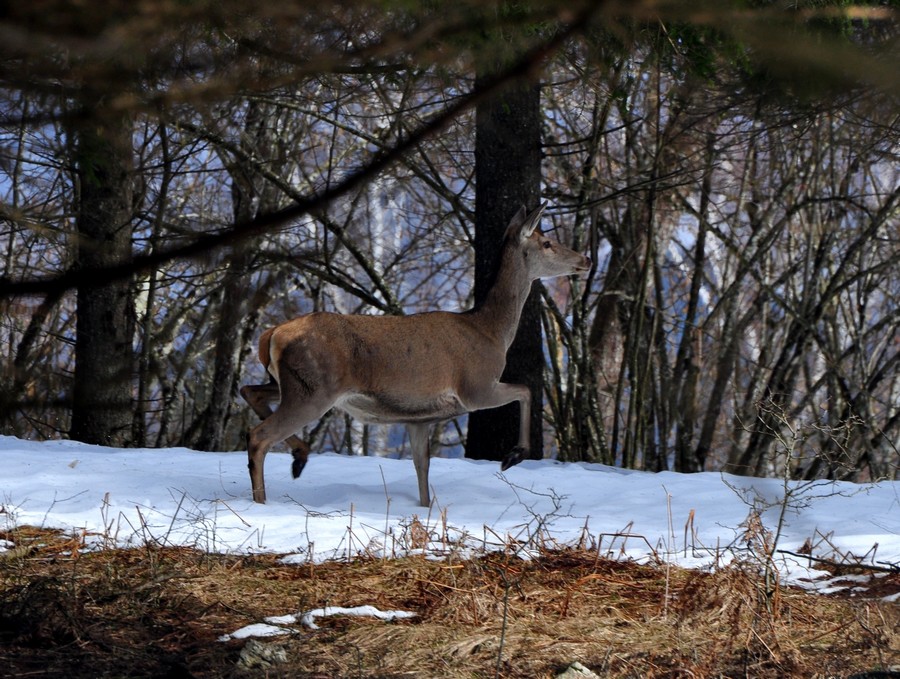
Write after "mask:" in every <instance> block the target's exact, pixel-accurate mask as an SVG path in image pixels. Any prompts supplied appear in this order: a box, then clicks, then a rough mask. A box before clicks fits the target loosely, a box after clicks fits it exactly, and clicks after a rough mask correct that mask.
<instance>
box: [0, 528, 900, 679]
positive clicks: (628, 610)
mask: <svg viewBox="0 0 900 679" xmlns="http://www.w3.org/2000/svg"><path fill="white" fill-rule="evenodd" d="M0 538H5V539H8V540H10V541H12V542H14V543H15V544H16V549H14V550H12V551H11V552H6V553H5V555H0V676H21V677H42V676H54V677H56V676H64V677H67V678H68V679H74V678H77V677H129V676H135V677H137V676H140V677H156V676H174V677H179V676H181V677H231V676H235V677H237V676H240V677H254V676H260V677H261V676H267V677H282V676H283V677H322V678H325V677H493V676H498V675H499V676H502V677H553V676H555V675H556V673H558V672H559V671H560V670H561V669H563V668H564V667H565V666H566V665H568V664H569V663H571V662H573V661H575V660H578V661H580V662H581V663H583V664H584V665H586V666H588V667H589V668H591V669H593V670H594V671H595V672H597V674H599V675H601V676H605V677H720V676H725V677H832V676H834V677H838V676H848V675H850V674H852V673H854V672H861V671H864V670H873V669H885V668H887V667H890V666H894V665H900V612H898V606H897V604H888V603H884V602H881V601H878V600H872V599H866V598H864V597H861V598H858V599H847V598H836V597H825V596H819V595H810V594H806V593H803V592H800V591H796V590H791V589H784V588H782V589H780V590H779V591H778V592H777V596H776V597H775V599H774V600H772V599H770V600H769V601H768V603H770V604H771V606H767V605H766V604H767V602H766V601H764V600H763V597H762V590H761V586H760V585H761V583H760V582H759V579H758V578H757V577H756V576H755V575H753V574H752V573H749V572H747V571H745V570H743V569H741V568H739V567H729V568H723V569H721V570H719V571H717V572H714V573H703V572H698V571H686V570H681V569H674V568H671V569H665V568H659V567H652V566H640V565H636V564H633V563H624V562H616V561H610V560H607V559H602V558H598V557H597V556H596V554H594V553H590V552H585V551H557V552H548V553H546V554H544V555H543V556H541V557H540V558H537V559H534V560H531V561H522V560H520V559H518V558H516V557H513V556H509V555H505V554H502V553H496V554H488V555H485V556H482V557H480V558H476V559H472V560H469V561H464V562H454V561H452V560H451V561H447V560H442V561H430V560H427V559H425V558H422V557H416V558H405V559H395V560H384V561H381V560H358V561H355V562H352V563H349V564H345V563H325V564H320V565H304V566H296V565H285V564H282V563H280V562H279V559H278V557H276V556H254V557H234V556H216V555H208V554H203V553H200V552H197V551H193V550H189V549H158V548H151V547H147V548H145V549H132V550H115V549H106V550H101V551H97V552H90V553H86V552H83V551H81V543H80V541H79V540H78V539H74V538H71V537H66V536H64V535H60V534H58V533H54V532H50V531H42V530H33V529H28V528H18V529H16V530H15V533H14V534H13V535H10V534H2V533H0ZM878 582H879V594H881V595H884V594H887V593H888V592H890V591H895V592H896V591H898V590H900V576H898V575H896V574H895V575H889V576H887V577H883V578H880V579H879V581H878ZM363 604H372V605H375V606H378V607H379V608H382V609H403V610H408V611H415V612H416V613H417V614H418V617H416V618H414V619H411V620H404V621H399V622H393V623H385V622H381V621H375V620H370V619H365V618H346V617H345V618H341V617H335V618H326V619H323V620H321V621H320V623H319V624H320V626H321V629H319V630H316V631H309V630H305V629H300V628H299V627H298V631H297V633H296V634H294V635H292V636H290V637H280V638H278V639H277V640H273V639H267V640H263V643H265V644H272V645H275V646H277V647H281V648H283V649H284V651H285V657H286V658H287V660H286V661H285V662H283V663H281V664H277V665H274V666H272V667H269V668H267V669H256V670H246V669H241V668H239V667H238V665H237V660H238V657H239V654H240V651H241V649H242V648H243V647H244V645H245V643H246V642H244V641H241V640H234V641H229V642H226V643H222V642H219V641H217V639H218V637H219V636H220V635H223V634H226V633H230V632H233V631H234V630H236V629H238V628H240V627H242V626H244V625H247V624H250V623H255V622H261V621H262V620H263V618H265V617H267V616H272V615H283V614H287V613H297V612H300V611H303V610H308V609H312V608H319V607H322V606H325V605H331V606H355V605H363ZM504 618H505V620H506V628H505V631H504ZM501 644H502V648H501ZM498 661H499V662H498Z"/></svg>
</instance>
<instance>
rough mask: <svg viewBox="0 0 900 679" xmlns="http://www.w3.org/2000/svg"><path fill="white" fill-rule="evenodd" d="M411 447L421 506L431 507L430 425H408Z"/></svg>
mask: <svg viewBox="0 0 900 679" xmlns="http://www.w3.org/2000/svg"><path fill="white" fill-rule="evenodd" d="M406 430H407V431H408V432H409V447H410V448H411V449H412V455H413V463H414V464H415V466H416V477H417V478H418V480H419V504H420V505H422V506H423V507H428V506H430V505H431V498H430V495H429V492H428V466H429V464H430V463H431V445H430V444H431V441H430V437H429V432H430V430H431V426H430V425H428V424H420V423H416V424H407V425H406Z"/></svg>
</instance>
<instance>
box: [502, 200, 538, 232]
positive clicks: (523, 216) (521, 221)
mask: <svg viewBox="0 0 900 679" xmlns="http://www.w3.org/2000/svg"><path fill="white" fill-rule="evenodd" d="M545 207H547V203H542V204H541V205H540V206H539V207H538V208H537V209H535V210H533V211H532V212H530V213H526V211H525V206H524V205H523V206H522V207H520V208H519V211H518V212H516V214H515V216H514V217H513V218H512V219H511V220H510V222H509V226H507V227H506V237H507V238H512V237H515V238H517V239H518V240H519V241H524V240H525V239H526V238H528V237H529V236H531V234H532V233H534V230H535V229H536V228H537V226H538V224H540V223H541V215H542V214H543V213H544V208H545Z"/></svg>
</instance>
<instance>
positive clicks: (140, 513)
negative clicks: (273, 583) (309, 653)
mask: <svg viewBox="0 0 900 679" xmlns="http://www.w3.org/2000/svg"><path fill="white" fill-rule="evenodd" d="M430 482H431V485H432V487H433V497H434V504H433V506H432V507H431V508H430V509H429V508H422V507H419V506H418V504H417V497H418V492H417V489H416V488H417V487H416V477H415V471H414V469H413V464H412V461H411V460H392V459H385V458H379V457H349V456H339V455H334V454H322V455H313V456H311V457H310V461H309V464H308V465H307V466H306V469H305V470H304V472H303V475H302V476H301V477H300V478H299V479H297V480H292V479H291V478H290V456H289V455H286V454H283V453H270V454H269V456H268V458H267V460H266V485H267V491H268V497H269V502H268V504H266V505H257V504H254V503H253V502H252V501H251V499H250V481H249V478H248V474H247V458H246V454H244V453H203V452H196V451H192V450H186V449H183V448H170V449H164V450H135V449H113V448H102V447H98V446H88V445H84V444H80V443H75V442H71V441H52V442H44V443H37V442H31V441H23V440H20V439H16V438H11V437H0V528H6V529H9V528H13V527H15V526H17V525H35V526H43V527H54V528H61V529H64V530H67V531H72V532H76V533H78V534H82V535H84V536H85V541H86V542H87V543H88V545H98V546H103V545H120V546H129V545H135V546H136V545H140V544H144V543H145V542H147V541H154V542H157V543H159V544H163V545H190V546H193V547H196V548H198V549H202V550H208V551H214V552H232V553H253V552H275V553H280V554H285V555H287V556H286V557H285V558H286V559H288V560H290V561H298V562H306V561H308V560H314V561H321V560H325V559H333V558H340V559H343V558H350V557H353V556H355V555H359V554H365V555H370V556H379V557H380V556H385V555H387V556H399V555H401V554H404V553H409V552H410V551H415V550H418V549H426V550H427V551H431V552H435V553H442V552H444V553H446V552H448V551H451V550H457V551H460V552H462V553H463V554H465V553H470V552H472V551H476V552H477V551H479V550H483V549H485V548H486V549H493V548H500V547H503V546H506V547H507V548H514V549H519V550H520V553H521V555H522V556H523V558H527V557H528V555H529V554H530V553H532V552H531V550H533V549H534V548H536V547H539V546H542V545H547V546H552V545H567V544H582V545H590V546H591V547H592V548H594V549H598V550H600V552H601V553H602V554H605V555H607V554H608V555H611V556H614V557H619V558H633V559H637V560H651V559H658V560H662V561H667V562H672V563H677V564H680V565H683V566H687V567H703V566H707V565H711V564H715V563H723V562H727V561H730V560H732V559H734V558H736V557H740V558H750V559H752V558H759V555H760V554H761V553H762V550H761V549H760V547H759V545H760V539H761V538H762V537H763V536H764V535H765V532H766V531H767V532H768V534H769V537H770V538H771V537H772V536H774V535H775V533H776V530H777V527H778V525H779V517H780V513H781V512H782V511H783V507H786V509H785V510H784V511H785V513H784V522H783V526H782V528H781V532H780V535H778V542H777V545H776V547H777V550H779V551H778V552H777V553H776V555H775V556H776V559H775V565H776V568H777V569H778V571H779V573H780V574H781V575H782V577H783V578H784V579H785V580H786V581H789V582H796V583H804V582H807V583H808V581H809V580H817V581H818V584H819V586H822V585H824V584H827V579H826V575H827V574H826V573H824V572H822V571H817V570H816V569H815V565H816V564H815V562H810V561H809V560H808V559H806V558H803V557H796V556H792V555H790V554H786V553H784V552H800V551H804V550H807V551H808V549H809V547H811V548H812V554H813V555H814V556H816V557H820V558H825V559H833V560H837V561H841V560H849V559H860V560H861V561H863V562H865V563H869V564H877V565H881V566H882V567H884V566H891V565H893V566H897V565H900V482H881V483H877V484H869V485H856V484H850V483H833V482H819V483H816V484H812V485H810V484H807V485H801V484H797V483H793V482H792V483H791V484H789V485H788V486H787V489H788V491H789V497H788V500H787V502H786V503H785V502H784V499H785V486H784V484H783V483H782V482H781V481H780V480H778V479H754V478H744V477H736V476H726V475H722V474H718V473H704V474H676V473H671V472H664V473H658V474H650V473H645V472H635V471H627V470H621V469H615V468H611V467H605V466H601V465H594V464H581V463H575V464H564V463H559V462H554V461H550V460H545V461H542V462H524V463H522V464H520V465H518V466H516V467H513V468H512V469H510V470H508V471H507V472H505V473H503V474H501V473H499V465H498V464H497V463H495V462H482V461H474V460H464V459H434V460H432V463H431V475H430ZM754 512H758V514H759V517H760V519H761V523H760V522H757V521H755V520H748V519H749V518H750V517H751V516H752V515H753V513H754ZM760 526H761V528H762V529H763V530H760ZM804 544H805V545H806V547H804ZM2 549H3V542H2V541H0V550H2ZM781 550H783V551H781ZM754 554H755V555H756V556H754ZM808 586H813V585H812V584H811V583H808Z"/></svg>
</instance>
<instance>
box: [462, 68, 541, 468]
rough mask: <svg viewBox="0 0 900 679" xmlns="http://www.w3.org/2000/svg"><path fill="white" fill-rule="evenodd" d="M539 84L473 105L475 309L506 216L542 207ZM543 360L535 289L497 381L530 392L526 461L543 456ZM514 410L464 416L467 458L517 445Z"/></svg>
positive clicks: (488, 456)
mask: <svg viewBox="0 0 900 679" xmlns="http://www.w3.org/2000/svg"><path fill="white" fill-rule="evenodd" d="M540 182H541V118H540V86H539V85H538V84H535V83H530V82H516V83H513V84H512V85H511V86H510V87H509V88H507V89H505V90H504V91H503V92H501V93H499V94H498V95H497V96H494V97H492V98H490V99H489V100H486V101H484V102H482V103H481V104H479V105H478V107H477V110H476V115H475V188H476V191H475V305H476V306H478V305H479V304H481V302H482V301H483V300H484V298H485V296H486V295H487V292H488V290H489V289H490V286H491V284H492V283H493V280H494V273H495V272H496V270H497V264H498V261H499V256H500V249H501V246H502V244H503V236H504V234H505V231H506V226H507V225H508V224H509V220H510V218H511V217H512V216H513V214H515V212H516V211H517V210H518V209H519V208H520V207H521V206H522V205H525V206H526V207H527V208H528V209H529V210H530V209H533V208H535V207H537V204H538V202H539V201H540ZM543 371H544V355H543V350H542V342H541V309H540V295H539V294H538V292H537V291H536V290H532V292H531V295H530V296H529V298H528V301H527V302H526V303H525V308H524V310H523V311H522V319H521V321H520V323H519V331H518V333H517V335H516V339H515V340H514V342H513V344H512V346H511V347H510V350H509V353H508V355H507V363H506V370H505V371H504V373H503V377H502V378H501V381H503V382H512V383H518V384H525V385H527V386H528V388H529V389H531V398H532V400H531V456H532V458H534V459H540V458H541V457H543V427H542V403H543V399H542V396H543V388H544V377H543V376H544V372H543ZM518 410H519V408H518V405H517V404H511V405H507V406H503V407H502V408H496V409H492V410H484V411H479V412H475V413H472V414H471V415H469V434H468V438H467V441H466V455H467V456H468V457H470V458H475V459H481V460H501V459H503V457H504V456H505V455H506V454H507V453H509V451H510V450H512V449H513V447H514V446H515V445H516V443H517V441H518V432H519V412H518Z"/></svg>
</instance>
